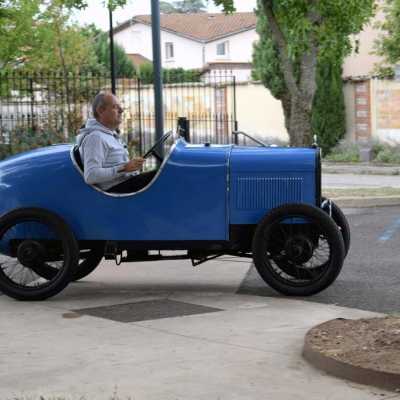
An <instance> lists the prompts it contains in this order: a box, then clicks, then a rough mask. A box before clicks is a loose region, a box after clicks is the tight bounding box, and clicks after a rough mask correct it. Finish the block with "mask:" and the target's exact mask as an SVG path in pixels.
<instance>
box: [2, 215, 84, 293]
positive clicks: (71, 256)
mask: <svg viewBox="0 0 400 400" xmlns="http://www.w3.org/2000/svg"><path fill="white" fill-rule="evenodd" d="M25 223H37V224H40V225H41V226H45V227H46V229H48V230H49V231H50V232H52V233H53V234H55V235H56V236H55V237H56V239H54V240H52V242H53V243H56V246H57V248H59V250H58V255H57V256H54V255H53V253H51V252H52V250H51V249H47V248H46V245H41V246H42V247H43V249H42V250H43V251H44V255H43V257H44V258H43V260H41V261H36V259H35V261H33V262H32V265H29V267H28V266H26V265H25V264H23V263H22V262H20V259H19V256H17V255H2V256H1V257H2V261H1V262H0V290H1V291H2V292H3V293H4V294H6V295H8V296H10V297H13V298H15V299H17V300H45V299H47V298H49V297H52V296H54V295H56V294H57V293H59V292H60V291H61V290H63V289H64V288H65V287H66V286H67V285H68V284H69V282H70V281H71V279H72V277H73V276H74V274H75V272H76V268H77V265H78V260H79V248H78V244H77V242H76V240H75V237H74V235H73V233H72V232H71V230H70V229H69V227H68V225H67V224H66V223H65V222H64V221H63V219H62V218H60V217H59V216H57V215H56V214H54V213H52V212H49V211H47V210H43V209H40V208H23V209H17V210H14V211H11V212H9V213H8V214H6V215H3V216H2V217H1V218H0V241H1V240H2V239H4V237H5V235H7V233H8V232H9V231H10V230H11V231H12V229H13V228H14V227H15V226H17V225H18V224H25ZM25 242H26V240H25ZM35 243H37V242H35ZM50 253H51V255H50ZM54 254H55V253H54ZM54 257H56V259H54ZM59 258H62V260H61V261H60V260H59ZM52 262H56V263H58V265H59V264H60V263H61V264H62V265H61V266H60V268H58V269H57V271H58V272H57V273H56V274H51V276H50V277H49V278H48V279H46V278H44V277H43V275H46V274H45V273H43V271H46V270H50V271H51V270H52V269H53V268H54V266H50V265H51V263H52ZM17 267H19V268H20V269H21V271H22V272H19V274H20V275H21V274H22V273H23V274H25V275H27V274H28V273H29V274H31V275H32V277H33V278H30V279H31V280H30V281H29V280H27V279H26V278H24V279H20V280H18V274H17V273H16V272H17V270H16V268H17ZM13 268H14V271H13ZM6 271H7V272H6ZM10 271H11V272H10ZM15 276H17V278H16V277H15ZM36 277H37V278H36ZM35 279H36V280H35ZM32 283H35V285H33V286H32Z"/></svg>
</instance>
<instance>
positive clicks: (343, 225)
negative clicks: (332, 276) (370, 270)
mask: <svg viewBox="0 0 400 400" xmlns="http://www.w3.org/2000/svg"><path fill="white" fill-rule="evenodd" d="M321 200H322V204H321V208H322V209H323V210H324V211H325V212H326V213H328V214H330V215H331V217H332V219H333V220H334V221H335V222H336V225H337V226H338V228H339V230H340V233H341V234H342V237H343V242H344V249H345V254H346V256H347V253H348V252H349V249H350V241H351V239H350V225H349V223H348V221H347V218H346V216H345V215H344V214H343V211H342V210H341V209H340V207H339V206H338V205H337V204H336V203H334V202H333V201H332V200H329V199H327V198H325V197H322V199H321ZM329 202H330V204H329Z"/></svg>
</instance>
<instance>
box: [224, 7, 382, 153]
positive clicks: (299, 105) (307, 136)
mask: <svg viewBox="0 0 400 400" xmlns="http://www.w3.org/2000/svg"><path fill="white" fill-rule="evenodd" d="M217 2H219V1H217ZM219 3H221V4H223V5H225V6H226V7H228V8H229V7H231V6H232V5H233V2H232V1H230V0H226V1H220V2H219ZM373 12H374V0H326V1H314V0H302V1H298V0H279V1H278V0H259V1H258V10H257V15H258V24H257V30H258V33H259V34H260V38H261V39H260V42H259V44H258V45H256V47H255V53H254V64H255V76H256V77H259V78H260V79H261V80H262V81H263V82H264V84H265V86H266V87H268V88H269V89H270V90H271V92H272V93H273V95H274V96H275V97H276V98H278V99H279V100H281V101H282V106H283V109H284V113H285V123H286V127H287V130H288V133H289V136H290V141H291V144H292V145H295V146H301V145H308V144H310V143H311V142H312V137H313V124H312V119H313V106H314V104H315V102H314V97H315V95H316V90H317V80H318V69H319V67H321V68H322V66H323V65H325V66H326V65H327V64H329V63H331V62H335V63H337V62H339V64H340V65H341V63H342V61H343V59H344V57H345V56H346V55H347V54H349V52H350V50H351V41H350V35H351V34H355V33H358V32H359V31H360V30H361V29H362V26H363V24H364V23H365V22H367V21H368V20H369V18H370V17H371V16H372V15H373ZM326 63H327V64H326Z"/></svg>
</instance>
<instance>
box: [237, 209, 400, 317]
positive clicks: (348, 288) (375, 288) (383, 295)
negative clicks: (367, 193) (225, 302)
mask: <svg viewBox="0 0 400 400" xmlns="http://www.w3.org/2000/svg"><path fill="white" fill-rule="evenodd" d="M343 211H344V212H345V213H346V214H347V216H348V219H349V223H350V226H351V234H352V237H351V239H352V243H351V248H350V251H349V254H348V256H347V258H346V260H345V263H344V265H343V269H342V272H341V273H340V275H339V277H338V278H337V280H336V281H335V282H334V283H333V284H332V285H331V286H330V287H329V288H328V289H326V290H325V291H323V292H321V293H319V294H318V295H314V296H312V297H308V298H303V299H304V300H306V301H312V302H318V303H325V304H335V305H339V306H344V307H353V308H357V309H360V310H368V311H376V312H383V313H389V314H399V315H400V207H381V208H367V209H357V210H355V209H353V210H343ZM239 293H241V294H253V295H259V296H272V297H281V296H280V295H279V294H277V293H276V292H274V291H273V290H272V289H270V288H269V287H268V286H266V284H264V282H263V281H262V280H261V278H260V277H259V276H258V273H257V271H256V270H255V268H254V267H251V268H250V270H249V272H248V274H247V276H246V278H245V279H244V281H243V282H242V285H241V287H240V289H239Z"/></svg>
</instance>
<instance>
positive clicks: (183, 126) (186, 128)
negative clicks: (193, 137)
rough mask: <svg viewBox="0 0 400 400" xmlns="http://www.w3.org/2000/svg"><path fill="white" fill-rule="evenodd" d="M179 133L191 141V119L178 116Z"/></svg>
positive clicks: (187, 140)
mask: <svg viewBox="0 0 400 400" xmlns="http://www.w3.org/2000/svg"><path fill="white" fill-rule="evenodd" d="M178 134H179V136H182V137H183V138H184V139H185V140H186V142H188V143H190V121H189V120H188V119H187V118H186V117H179V118H178Z"/></svg>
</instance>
